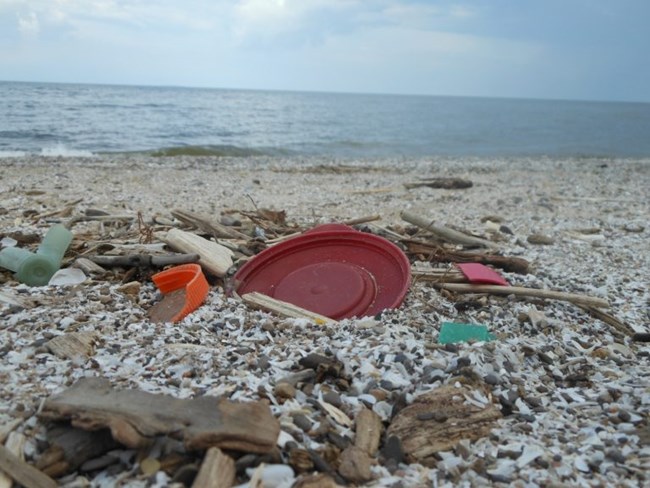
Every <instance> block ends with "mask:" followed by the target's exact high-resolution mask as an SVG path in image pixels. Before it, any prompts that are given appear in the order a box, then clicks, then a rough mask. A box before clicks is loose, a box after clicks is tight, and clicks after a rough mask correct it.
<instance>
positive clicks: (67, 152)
mask: <svg viewBox="0 0 650 488" xmlns="http://www.w3.org/2000/svg"><path fill="white" fill-rule="evenodd" d="M40 155H41V156H48V157H53V156H63V157H82V158H90V157H93V156H95V155H94V154H93V153H92V152H90V151H85V150H83V149H70V148H68V147H66V146H65V145H64V144H61V143H59V144H55V145H53V146H48V147H44V148H42V149H41V153H40Z"/></svg>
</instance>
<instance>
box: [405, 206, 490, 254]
mask: <svg viewBox="0 0 650 488" xmlns="http://www.w3.org/2000/svg"><path fill="white" fill-rule="evenodd" d="M400 215H401V217H402V219H403V220H405V221H407V222H408V223H410V224H413V225H417V226H418V227H420V228H421V229H424V230H428V231H429V232H432V233H434V234H435V235H437V236H438V237H440V238H442V239H444V240H446V241H449V242H453V243H456V244H463V245H466V246H478V247H489V248H491V249H498V248H499V246H498V245H496V244H495V243H494V242H490V241H487V240H485V239H481V238H479V237H473V236H470V235H467V234H465V233H464V232H459V231H457V230H454V229H451V228H449V227H444V226H441V225H435V224H434V223H433V222H432V221H431V220H428V219H426V218H423V217H420V216H419V215H415V214H413V213H411V212H407V211H403V212H402V213H401V214H400Z"/></svg>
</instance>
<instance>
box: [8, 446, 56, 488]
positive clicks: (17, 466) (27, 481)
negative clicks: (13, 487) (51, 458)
mask: <svg viewBox="0 0 650 488" xmlns="http://www.w3.org/2000/svg"><path fill="white" fill-rule="evenodd" d="M0 470H2V471H4V472H5V473H6V474H7V475H9V477H11V478H13V480H14V481H16V482H18V483H20V484H21V485H23V486H24V487H25V488H57V486H59V485H58V483H57V482H56V481H54V480H53V479H52V478H50V477H49V476H47V475H46V474H44V473H42V472H41V471H39V470H38V469H36V468H35V467H33V466H31V465H29V464H27V463H26V462H25V461H22V460H21V459H20V458H19V457H18V456H16V455H15V454H13V453H12V452H11V451H10V450H9V449H7V448H6V447H5V446H2V445H0Z"/></svg>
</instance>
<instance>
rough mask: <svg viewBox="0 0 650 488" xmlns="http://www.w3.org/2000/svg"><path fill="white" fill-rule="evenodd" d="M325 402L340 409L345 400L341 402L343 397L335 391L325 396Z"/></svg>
mask: <svg viewBox="0 0 650 488" xmlns="http://www.w3.org/2000/svg"><path fill="white" fill-rule="evenodd" d="M323 401H326V402H327V403H329V404H330V405H334V406H335V407H337V408H340V407H341V405H343V400H341V395H339V394H338V393H337V392H335V391H334V390H330V391H328V392H327V393H325V394H324V395H323Z"/></svg>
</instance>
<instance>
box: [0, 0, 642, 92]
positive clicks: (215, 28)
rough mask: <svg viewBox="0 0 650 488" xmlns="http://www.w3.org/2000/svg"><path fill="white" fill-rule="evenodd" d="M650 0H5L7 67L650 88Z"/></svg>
mask: <svg viewBox="0 0 650 488" xmlns="http://www.w3.org/2000/svg"><path fill="white" fill-rule="evenodd" d="M649 24H650V0H466V1H459V2H455V1H446V0H441V1H437V0H431V1H424V0H421V1H415V0H0V80H16V81H63V82H90V83H111V84H138V85H182V86H207V87H222V88H253V89H274V90H308V91H338V92H341V91H343V92H363V93H405V94H433V95H470V96H490V97H494V96H497V97H527V98H561V99H583V100H629V101H645V102H650V59H649V58H650V52H649V51H650V25H649Z"/></svg>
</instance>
